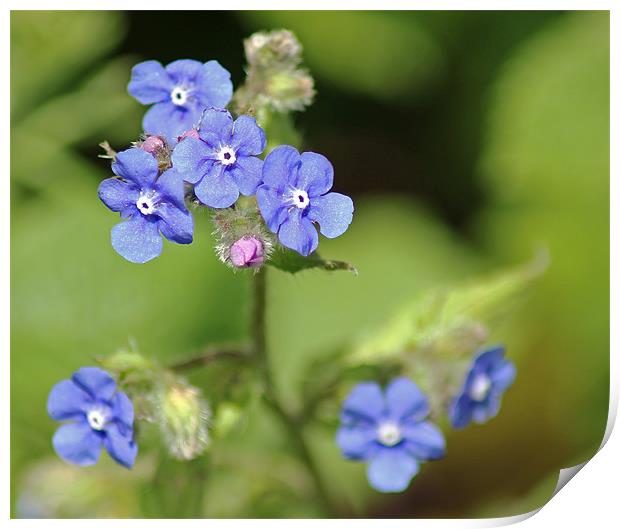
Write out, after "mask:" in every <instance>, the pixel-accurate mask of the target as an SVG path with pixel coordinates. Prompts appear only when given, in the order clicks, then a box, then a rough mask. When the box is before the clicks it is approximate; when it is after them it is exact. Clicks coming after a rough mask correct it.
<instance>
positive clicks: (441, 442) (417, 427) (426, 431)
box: [401, 421, 446, 460]
mask: <svg viewBox="0 0 620 529" xmlns="http://www.w3.org/2000/svg"><path fill="white" fill-rule="evenodd" d="M401 428H402V431H403V434H404V436H405V439H406V441H407V442H406V444H405V446H406V448H407V451H408V452H409V453H410V454H411V455H412V456H413V457H415V458H416V459H418V460H428V459H439V458H440V457H443V456H444V454H445V452H446V440H445V439H444V436H443V434H442V433H441V430H440V429H439V428H437V426H435V425H434V424H433V423H431V422H429V421H425V422H419V423H415V424H404V425H401Z"/></svg>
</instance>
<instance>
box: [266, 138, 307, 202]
mask: <svg viewBox="0 0 620 529" xmlns="http://www.w3.org/2000/svg"><path fill="white" fill-rule="evenodd" d="M299 160H300V156H299V152H297V149H295V148H294V147H291V146H290V145H280V146H279V147H276V148H275V149H274V150H273V151H271V152H270V153H269V154H268V155H267V157H266V158H265V163H264V165H263V182H264V183H265V184H266V185H268V186H269V187H272V188H274V189H276V190H278V191H281V192H283V191H284V190H285V189H286V188H287V187H288V183H289V180H290V179H291V178H294V177H295V176H296V174H295V173H296V171H297V166H298V165H299Z"/></svg>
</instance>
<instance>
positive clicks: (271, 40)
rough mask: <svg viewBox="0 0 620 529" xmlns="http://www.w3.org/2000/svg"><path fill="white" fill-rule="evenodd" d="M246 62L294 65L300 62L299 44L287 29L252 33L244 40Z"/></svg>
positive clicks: (264, 66) (265, 66) (251, 63)
mask: <svg viewBox="0 0 620 529" xmlns="http://www.w3.org/2000/svg"><path fill="white" fill-rule="evenodd" d="M244 48H245V55H246V58H247V60H248V64H250V65H251V66H258V67H261V68H269V67H272V66H275V65H277V64H285V65H287V66H290V67H295V66H297V65H298V64H299V63H300V62H301V50H302V48H301V44H300V43H299V41H298V40H297V37H295V35H294V34H293V33H291V32H290V31H288V30H285V29H280V30H275V31H271V32H269V33H266V32H259V33H254V34H253V35H251V36H250V37H249V38H248V39H246V40H245V41H244Z"/></svg>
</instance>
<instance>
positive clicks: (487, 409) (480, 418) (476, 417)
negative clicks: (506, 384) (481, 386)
mask: <svg viewBox="0 0 620 529" xmlns="http://www.w3.org/2000/svg"><path fill="white" fill-rule="evenodd" d="M501 401H502V396H501V392H491V393H489V396H488V397H487V399H486V400H485V401H484V402H476V403H474V405H473V406H472V413H471V417H472V419H473V421H474V422H476V423H478V424H482V423H485V422H487V421H489V420H491V419H492V418H493V417H495V416H496V415H497V414H498V412H499V408H500V405H501Z"/></svg>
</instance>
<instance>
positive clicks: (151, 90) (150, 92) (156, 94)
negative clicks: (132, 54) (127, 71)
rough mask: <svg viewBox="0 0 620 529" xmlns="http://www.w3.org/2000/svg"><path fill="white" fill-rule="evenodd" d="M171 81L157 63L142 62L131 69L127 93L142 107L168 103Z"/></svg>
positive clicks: (171, 86)
mask: <svg viewBox="0 0 620 529" xmlns="http://www.w3.org/2000/svg"><path fill="white" fill-rule="evenodd" d="M172 88H173V85H172V80H171V79H170V77H169V76H168V74H167V73H166V70H164V67H163V66H162V65H161V63H160V62H158V61H144V62H141V63H139V64H136V65H135V66H134V67H133V68H132V69H131V80H130V81H129V85H128V86H127V91H128V92H129V93H130V94H131V95H132V96H133V97H135V98H136V99H137V100H138V101H139V102H140V103H142V104H143V105H150V104H152V103H159V102H161V101H168V100H169V99H170V91H171V90H172Z"/></svg>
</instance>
